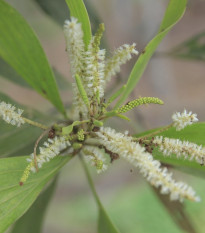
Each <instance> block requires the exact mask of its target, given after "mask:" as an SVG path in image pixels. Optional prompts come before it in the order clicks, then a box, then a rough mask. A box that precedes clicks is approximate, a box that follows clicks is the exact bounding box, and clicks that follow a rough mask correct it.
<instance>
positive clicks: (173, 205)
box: [150, 185, 197, 233]
mask: <svg viewBox="0 0 205 233" xmlns="http://www.w3.org/2000/svg"><path fill="white" fill-rule="evenodd" d="M150 187H151V188H152V190H153V191H154V193H155V194H156V196H157V197H158V198H159V200H160V202H161V203H162V205H163V206H164V207H165V209H166V210H167V212H168V213H169V215H170V217H171V218H172V219H173V221H174V222H175V223H176V225H177V226H178V227H179V229H181V230H183V231H185V232H187V233H197V231H196V230H195V228H194V226H193V224H192V222H191V219H190V218H189V216H188V215H187V213H186V210H185V208H184V207H185V206H184V204H183V203H181V202H178V201H172V202H171V201H170V198H169V196H168V195H163V194H161V193H160V190H159V189H157V188H155V187H153V186H151V185H150Z"/></svg>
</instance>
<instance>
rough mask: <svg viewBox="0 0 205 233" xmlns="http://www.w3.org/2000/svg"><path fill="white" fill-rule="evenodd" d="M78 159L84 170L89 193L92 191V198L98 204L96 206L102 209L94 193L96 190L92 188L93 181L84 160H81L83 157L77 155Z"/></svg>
mask: <svg viewBox="0 0 205 233" xmlns="http://www.w3.org/2000/svg"><path fill="white" fill-rule="evenodd" d="M79 158H80V161H81V163H82V166H83V168H84V171H85V175H86V177H87V180H88V184H89V186H90V189H91V191H92V193H93V196H94V198H95V200H96V202H97V203H98V206H99V207H102V205H101V202H100V199H99V197H98V195H97V192H96V190H95V186H94V184H93V180H92V178H91V175H90V172H89V170H88V167H87V165H86V163H85V161H84V159H83V157H82V156H81V155H79Z"/></svg>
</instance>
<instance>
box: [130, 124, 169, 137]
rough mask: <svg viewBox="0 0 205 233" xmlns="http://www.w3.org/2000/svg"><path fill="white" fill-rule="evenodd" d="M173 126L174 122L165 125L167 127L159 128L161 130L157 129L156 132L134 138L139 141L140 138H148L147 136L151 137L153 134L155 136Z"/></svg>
mask: <svg viewBox="0 0 205 233" xmlns="http://www.w3.org/2000/svg"><path fill="white" fill-rule="evenodd" d="M172 126H173V123H172V124H170V125H167V126H165V127H163V128H161V129H159V130H157V131H155V132H153V133H149V134H145V135H143V136H142V137H139V138H134V139H135V140H137V141H138V140H140V139H147V138H149V137H152V136H154V135H156V134H160V133H162V132H164V131H166V130H168V129H169V128H171V127H172Z"/></svg>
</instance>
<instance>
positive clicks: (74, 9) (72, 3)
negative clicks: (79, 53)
mask: <svg viewBox="0 0 205 233" xmlns="http://www.w3.org/2000/svg"><path fill="white" fill-rule="evenodd" d="M66 3H67V5H68V7H69V10H70V15H71V16H74V17H75V18H77V19H78V20H79V22H80V23H82V30H83V33H84V37H83V40H84V43H85V46H86V47H87V46H88V44H89V42H90V40H91V35H92V33H91V27H90V20H89V16H88V13H87V10H86V8H85V5H84V2H83V0H66Z"/></svg>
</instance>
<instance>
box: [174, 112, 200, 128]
mask: <svg viewBox="0 0 205 233" xmlns="http://www.w3.org/2000/svg"><path fill="white" fill-rule="evenodd" d="M172 120H173V126H174V127H175V128H176V130H177V131H180V130H182V129H184V128H185V127H186V126H188V125H191V124H193V123H194V122H197V121H198V119H197V114H196V113H192V112H187V110H186V109H184V111H183V112H182V113H180V112H176V113H174V114H173V115H172Z"/></svg>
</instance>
